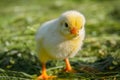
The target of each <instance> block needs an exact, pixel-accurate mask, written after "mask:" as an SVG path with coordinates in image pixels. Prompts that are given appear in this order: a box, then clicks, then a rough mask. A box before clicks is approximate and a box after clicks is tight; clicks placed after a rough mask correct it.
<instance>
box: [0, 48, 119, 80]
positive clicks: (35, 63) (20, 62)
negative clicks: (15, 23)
mask: <svg viewBox="0 0 120 80" xmlns="http://www.w3.org/2000/svg"><path fill="white" fill-rule="evenodd" d="M63 65H64V62H63V61H50V62H48V63H47V67H48V68H47V69H48V70H47V72H48V74H49V75H57V76H58V79H59V78H60V79H61V78H62V79H70V78H71V79H113V78H116V79H120V72H119V70H120V64H117V63H115V59H114V58H113V57H112V56H111V55H108V56H107V57H105V58H103V59H100V60H97V61H96V62H94V63H84V62H77V61H75V62H74V61H71V65H72V66H73V67H74V69H75V70H77V73H74V74H73V73H66V72H63V71H62V70H63ZM0 68H1V69H0V76H6V77H7V76H13V77H22V78H27V79H32V78H33V77H32V75H39V74H40V70H41V64H40V62H39V60H38V58H37V57H36V56H35V55H33V54H31V53H30V50H29V49H26V50H19V49H12V50H10V51H6V52H1V53H0ZM17 74H18V75H19V76H18V75H17Z"/></svg>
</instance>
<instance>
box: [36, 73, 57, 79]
mask: <svg viewBox="0 0 120 80" xmlns="http://www.w3.org/2000/svg"><path fill="white" fill-rule="evenodd" d="M53 78H56V76H48V75H47V74H46V75H40V76H38V77H37V80H47V79H53Z"/></svg>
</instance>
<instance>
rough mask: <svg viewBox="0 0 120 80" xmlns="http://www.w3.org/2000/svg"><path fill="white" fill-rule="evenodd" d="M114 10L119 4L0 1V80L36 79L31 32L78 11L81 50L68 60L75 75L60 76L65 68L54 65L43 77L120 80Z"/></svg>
mask: <svg viewBox="0 0 120 80" xmlns="http://www.w3.org/2000/svg"><path fill="white" fill-rule="evenodd" d="M119 4H120V0H0V79H1V80H2V79H3V80H6V79H9V78H11V79H15V80H16V79H23V80H24V79H33V77H35V76H36V75H39V73H40V72H39V71H40V70H41V66H40V65H41V64H40V62H39V60H38V58H37V57H36V51H35V33H36V30H37V29H38V27H39V26H40V25H41V24H42V23H43V22H45V21H48V20H51V19H54V18H57V17H59V16H60V15H61V13H63V12H65V11H68V10H78V11H80V12H81V13H83V14H84V16H85V18H86V25H85V27H86V39H85V41H84V46H83V48H82V50H81V51H80V52H79V54H77V56H76V57H74V58H72V59H70V61H71V64H72V65H73V67H74V68H75V69H78V70H79V72H78V73H76V74H74V75H73V74H68V73H62V72H61V71H60V70H61V69H62V68H63V66H64V62H63V61H59V60H58V61H50V62H48V63H47V66H48V74H55V75H58V79H68V78H69V77H70V78H72V79H73V80H74V79H75V80H77V79H85V80H86V79H87V80H91V79H97V78H98V79H103V78H105V79H111V80H112V79H114V78H115V79H120V5H119ZM81 65H82V66H84V67H80V66H81ZM86 67H87V69H86ZM91 71H93V73H94V72H95V73H96V71H97V72H98V73H96V74H95V73H94V74H93V73H91ZM58 79H57V80H58Z"/></svg>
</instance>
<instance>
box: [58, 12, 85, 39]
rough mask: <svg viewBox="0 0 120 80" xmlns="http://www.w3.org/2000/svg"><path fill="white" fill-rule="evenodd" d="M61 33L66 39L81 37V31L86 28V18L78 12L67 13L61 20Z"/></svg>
mask: <svg viewBox="0 0 120 80" xmlns="http://www.w3.org/2000/svg"><path fill="white" fill-rule="evenodd" d="M59 22H60V32H61V33H62V34H63V35H65V36H66V37H75V36H78V35H79V32H80V30H81V29H82V28H83V27H84V24H85V18H84V16H83V15H82V14H81V13H79V12H77V11H67V12H65V13H63V14H62V15H61V16H60V18H59Z"/></svg>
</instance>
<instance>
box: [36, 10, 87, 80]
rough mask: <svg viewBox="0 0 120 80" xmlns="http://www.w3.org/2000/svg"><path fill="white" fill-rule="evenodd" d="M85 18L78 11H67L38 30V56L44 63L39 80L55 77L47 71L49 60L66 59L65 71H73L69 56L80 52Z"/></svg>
mask: <svg viewBox="0 0 120 80" xmlns="http://www.w3.org/2000/svg"><path fill="white" fill-rule="evenodd" d="M84 25H85V18H84V16H83V15H82V14H81V13H79V12H77V11H73V10H72V11H67V12H65V13H63V14H62V15H61V16H60V17H58V18H56V19H53V20H50V21H48V22H45V23H44V24H43V25H42V26H41V27H40V28H39V29H38V31H37V34H36V44H37V51H38V58H39V60H40V61H41V63H42V73H41V75H40V76H38V80H40V79H47V78H53V77H54V76H48V75H47V73H46V62H47V61H48V60H55V59H64V60H65V63H66V68H65V71H67V72H69V71H72V67H71V65H70V63H69V60H68V58H70V57H73V56H75V55H76V53H78V51H79V50H80V49H81V46H82V44H83V40H84V36H85V29H84Z"/></svg>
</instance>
